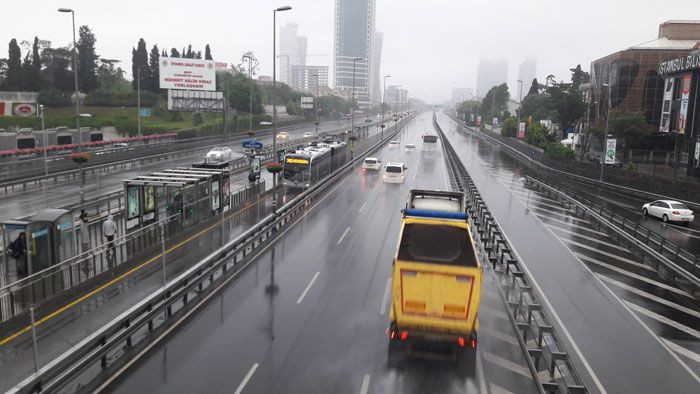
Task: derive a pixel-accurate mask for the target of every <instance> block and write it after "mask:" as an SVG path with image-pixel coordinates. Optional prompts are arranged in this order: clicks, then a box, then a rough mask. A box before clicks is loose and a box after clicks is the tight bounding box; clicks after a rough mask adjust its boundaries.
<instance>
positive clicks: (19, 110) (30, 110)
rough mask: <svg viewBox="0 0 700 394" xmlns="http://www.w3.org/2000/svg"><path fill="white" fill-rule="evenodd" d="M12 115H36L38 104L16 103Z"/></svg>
mask: <svg viewBox="0 0 700 394" xmlns="http://www.w3.org/2000/svg"><path fill="white" fill-rule="evenodd" d="M12 113H13V114H14V115H17V116H32V115H36V103H15V104H14V105H12Z"/></svg>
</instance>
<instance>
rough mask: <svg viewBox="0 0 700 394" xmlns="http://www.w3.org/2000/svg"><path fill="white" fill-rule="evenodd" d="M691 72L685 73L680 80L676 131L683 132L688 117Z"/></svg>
mask: <svg viewBox="0 0 700 394" xmlns="http://www.w3.org/2000/svg"><path fill="white" fill-rule="evenodd" d="M692 80H693V74H691V73H687V74H685V75H684V76H683V80H682V81H681V109H680V111H678V133H679V134H685V125H686V123H687V121H686V119H687V117H688V101H689V100H690V81H692Z"/></svg>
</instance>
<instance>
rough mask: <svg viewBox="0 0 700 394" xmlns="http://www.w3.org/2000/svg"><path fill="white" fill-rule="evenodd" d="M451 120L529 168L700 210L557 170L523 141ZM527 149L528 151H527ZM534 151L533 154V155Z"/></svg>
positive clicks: (693, 204) (698, 205) (697, 207)
mask: <svg viewBox="0 0 700 394" xmlns="http://www.w3.org/2000/svg"><path fill="white" fill-rule="evenodd" d="M448 116H449V118H450V119H452V121H454V122H455V123H457V124H458V125H460V126H461V127H463V128H465V129H467V130H469V131H471V132H473V133H476V134H478V135H479V136H481V137H484V138H485V139H487V140H488V141H491V142H492V143H495V144H497V145H499V146H500V147H502V148H504V149H505V150H506V151H508V152H509V153H511V155H512V156H514V157H515V158H516V159H518V160H520V161H521V162H523V163H525V164H527V165H528V166H529V167H530V168H532V169H534V170H537V171H541V172H545V173H549V174H553V175H557V176H560V177H564V178H565V179H566V180H568V181H572V180H573V181H576V182H578V183H582V184H584V185H590V186H594V187H597V188H600V189H603V190H609V191H612V192H615V193H620V194H622V195H626V196H630V197H636V198H639V199H642V200H648V201H649V202H651V201H654V200H675V201H679V202H682V203H683V204H685V205H687V206H689V207H691V208H692V209H693V210H696V211H700V202H695V201H687V200H681V199H678V198H673V197H669V196H664V195H662V194H658V193H651V192H647V191H644V190H639V189H633V188H630V187H626V186H620V185H616V184H614V183H609V182H601V181H600V180H597V179H593V178H589V177H585V176H582V175H578V174H574V173H571V172H566V171H562V170H558V169H556V168H552V167H550V166H548V165H546V164H544V163H542V162H540V161H538V160H537V158H538V157H540V159H541V153H539V152H537V150H536V149H535V148H534V147H531V146H528V145H524V144H523V143H520V142H518V141H515V140H514V139H512V138H508V137H503V136H501V135H497V134H495V133H493V132H484V131H481V130H478V129H475V128H473V127H471V126H468V125H466V124H465V123H464V122H462V121H460V120H458V119H456V118H455V117H454V116H450V115H448ZM527 151H529V153H528V152H527ZM533 153H534V156H533ZM661 182H666V181H661Z"/></svg>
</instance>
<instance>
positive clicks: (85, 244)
mask: <svg viewBox="0 0 700 394" xmlns="http://www.w3.org/2000/svg"><path fill="white" fill-rule="evenodd" d="M88 224H89V223H88V214H87V212H85V210H84V209H82V210H80V251H81V252H82V253H85V252H87V251H88V250H90V232H89V231H88Z"/></svg>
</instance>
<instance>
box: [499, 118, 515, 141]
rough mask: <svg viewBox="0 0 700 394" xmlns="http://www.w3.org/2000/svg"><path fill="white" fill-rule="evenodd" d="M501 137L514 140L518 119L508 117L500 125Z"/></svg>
mask: <svg viewBox="0 0 700 394" xmlns="http://www.w3.org/2000/svg"><path fill="white" fill-rule="evenodd" d="M501 135H502V136H504V137H510V138H515V137H516V136H517V135H518V118H516V117H514V116H510V117H508V118H506V120H504V121H503V123H502V124H501Z"/></svg>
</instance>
